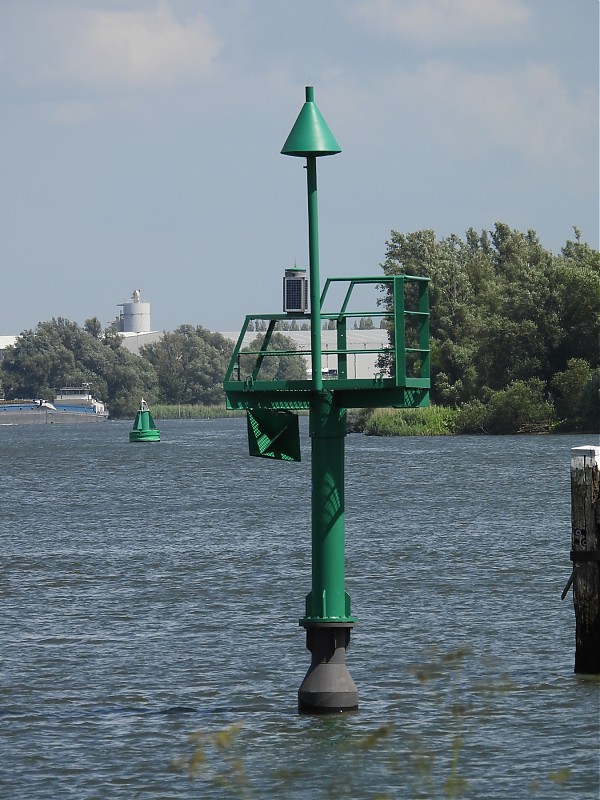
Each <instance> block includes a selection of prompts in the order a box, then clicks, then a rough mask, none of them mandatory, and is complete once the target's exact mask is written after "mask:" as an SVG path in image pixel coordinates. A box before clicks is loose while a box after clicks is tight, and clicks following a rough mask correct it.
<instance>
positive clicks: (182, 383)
mask: <svg viewBox="0 0 600 800" xmlns="http://www.w3.org/2000/svg"><path fill="white" fill-rule="evenodd" d="M232 351H233V344H232V342H230V341H229V339H226V338H225V337H224V336H222V335H221V334H220V333H211V332H210V331H209V330H207V329H206V328H203V327H202V325H197V326H196V327H194V326H193V325H180V326H179V328H177V329H176V330H175V331H173V333H165V334H164V336H163V337H162V338H161V339H160V341H158V342H155V343H154V344H148V345H146V346H145V347H142V348H141V350H140V354H141V356H142V357H143V358H144V359H147V361H149V362H150V364H151V365H152V366H153V368H154V370H155V371H156V374H157V376H158V389H159V399H160V400H161V402H164V403H191V404H194V403H201V404H203V405H211V404H216V403H219V402H221V401H222V400H223V387H222V382H223V376H224V375H225V370H226V369H227V364H228V363H229V359H230V358H231V353H232Z"/></svg>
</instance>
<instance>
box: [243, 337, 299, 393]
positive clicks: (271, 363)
mask: <svg viewBox="0 0 600 800" xmlns="http://www.w3.org/2000/svg"><path fill="white" fill-rule="evenodd" d="M263 341H264V336H262V335H259V336H257V337H256V338H255V339H253V340H252V341H251V342H250V344H249V346H248V347H245V348H244V349H243V350H242V353H243V352H244V351H246V352H252V353H256V352H257V351H258V350H260V348H261V346H262V343H263ZM296 349H297V348H296V343H295V342H294V340H293V339H291V338H290V337H289V336H286V335H285V334H283V333H277V332H275V333H273V335H272V336H271V340H270V342H269V346H268V348H267V352H269V351H279V352H287V353H291V352H292V351H295V350H296ZM255 364H256V356H255V355H253V356H251V355H248V356H244V355H242V356H241V358H240V372H241V376H242V378H243V377H245V376H246V375H251V374H252V372H253V369H254V366H255ZM258 379H259V380H265V381H266V380H268V381H281V380H288V381H293V380H306V362H305V360H304V358H303V357H302V356H296V355H273V356H265V358H264V360H263V363H262V365H261V368H260V373H259V377H258Z"/></svg>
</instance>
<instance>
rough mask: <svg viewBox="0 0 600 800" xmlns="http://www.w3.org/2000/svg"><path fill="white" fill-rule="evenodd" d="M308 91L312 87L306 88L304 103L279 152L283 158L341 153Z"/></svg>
mask: <svg viewBox="0 0 600 800" xmlns="http://www.w3.org/2000/svg"><path fill="white" fill-rule="evenodd" d="M309 89H312V87H307V97H306V103H304V105H303V106H302V110H301V111H300V113H299V114H298V119H297V120H296V122H295V123H294V127H293V128H292V130H291V131H290V135H289V136H288V138H287V139H286V140H285V144H284V145H283V148H282V150H281V152H282V153H283V155H284V156H332V155H335V154H336V153H341V152H342V149H341V147H340V146H339V144H338V143H337V142H336V140H335V137H334V135H333V134H332V132H331V131H330V130H329V127H328V125H327V123H326V122H325V120H324V119H323V115H322V114H321V112H320V111H319V109H318V108H317V104H316V103H314V102H313V100H312V97H313V95H312V92H309V91H308V90H309ZM309 98H310V99H309Z"/></svg>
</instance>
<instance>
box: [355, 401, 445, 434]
mask: <svg viewBox="0 0 600 800" xmlns="http://www.w3.org/2000/svg"><path fill="white" fill-rule="evenodd" d="M456 413H457V412H456V410H455V409H453V408H446V407H444V406H428V407H426V408H376V409H369V410H366V411H363V412H361V413H359V414H358V415H357V416H356V417H355V418H353V421H352V430H353V431H356V432H362V433H365V434H366V435H367V436H449V435H451V434H453V433H455V432H456Z"/></svg>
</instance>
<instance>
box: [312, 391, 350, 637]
mask: <svg viewBox="0 0 600 800" xmlns="http://www.w3.org/2000/svg"><path fill="white" fill-rule="evenodd" d="M310 436H311V453H312V456H311V476H312V491H311V506H312V509H311V510H312V514H311V517H312V584H311V592H310V594H309V595H308V596H307V598H306V615H305V617H304V618H303V620H302V624H305V623H309V624H310V623H323V622H354V621H355V618H354V617H352V616H351V613H350V598H349V596H348V595H347V594H346V592H345V587H344V578H345V547H344V544H345V542H344V538H345V520H344V509H345V506H344V442H345V436H346V409H344V408H336V407H335V405H334V395H333V392H328V391H322V392H318V393H317V392H315V393H314V395H313V399H312V401H311V409H310Z"/></svg>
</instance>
